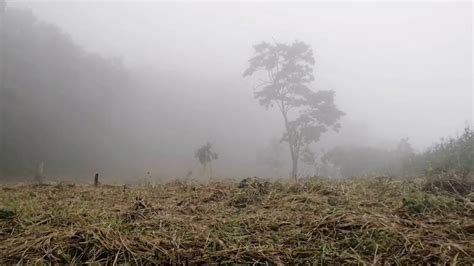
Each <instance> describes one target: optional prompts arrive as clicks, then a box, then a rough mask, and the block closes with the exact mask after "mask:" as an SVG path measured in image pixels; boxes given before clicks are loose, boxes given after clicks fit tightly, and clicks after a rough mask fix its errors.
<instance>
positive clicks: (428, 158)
mask: <svg viewBox="0 0 474 266" xmlns="http://www.w3.org/2000/svg"><path fill="white" fill-rule="evenodd" d="M420 160H422V161H423V163H424V169H425V171H426V173H427V174H430V175H439V174H441V175H442V174H454V175H458V176H460V177H463V178H465V177H468V176H469V175H471V174H472V173H473V168H474V131H473V130H472V129H470V128H468V127H466V128H465V129H464V132H463V134H462V135H460V136H458V137H456V138H454V137H450V138H447V139H441V141H440V142H438V143H436V144H434V145H433V146H431V147H430V148H429V149H428V150H427V151H426V152H424V153H423V154H422V155H421V158H420Z"/></svg>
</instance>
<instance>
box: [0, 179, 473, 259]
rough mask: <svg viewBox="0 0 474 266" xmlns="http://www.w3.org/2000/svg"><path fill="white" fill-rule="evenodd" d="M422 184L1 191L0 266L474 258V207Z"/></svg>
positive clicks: (386, 181) (371, 182)
mask: <svg viewBox="0 0 474 266" xmlns="http://www.w3.org/2000/svg"><path fill="white" fill-rule="evenodd" d="M422 187H423V186H422V184H421V183H420V182H417V181H413V180H411V181H406V180H392V179H389V178H383V177H382V178H374V179H371V180H366V179H351V180H344V181H328V180H322V179H313V180H305V181H304V182H301V183H300V184H298V185H292V184H287V183H279V182H263V181H260V180H248V181H247V182H245V183H241V184H239V183H237V182H235V183H232V182H221V183H212V184H207V185H203V184H192V183H180V182H175V183H169V184H163V185H156V186H142V187H131V188H127V187H119V186H106V185H103V186H101V187H98V188H95V187H92V186H79V185H77V186H74V185H66V184H58V185H42V186H32V185H22V186H4V187H0V209H1V210H2V211H0V263H1V264H10V263H28V264H30V263H43V262H47V263H51V262H52V263H85V262H87V263H92V262H100V263H108V264H115V263H127V262H130V263H133V264H135V263H180V264H182V263H192V264H195V263H196V264H197V263H230V262H235V263H266V262H268V263H277V264H286V263H308V262H309V263H317V264H341V263H344V264H345V263H349V264H384V263H395V264H410V265H413V264H420V263H452V264H464V265H466V264H473V263H474V222H473V221H474V206H473V205H474V203H473V202H471V201H470V200H469V199H467V198H463V197H459V196H457V197H452V196H442V195H435V194H430V193H429V192H423V191H422V190H421V189H422ZM2 213H3V214H4V215H3V216H2Z"/></svg>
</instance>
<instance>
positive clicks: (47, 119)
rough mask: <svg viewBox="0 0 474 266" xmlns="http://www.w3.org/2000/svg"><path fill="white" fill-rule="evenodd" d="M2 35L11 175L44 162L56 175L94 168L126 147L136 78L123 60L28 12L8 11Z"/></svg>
mask: <svg viewBox="0 0 474 266" xmlns="http://www.w3.org/2000/svg"><path fill="white" fill-rule="evenodd" d="M4 36H5V47H4V49H5V53H4V54H5V58H4V65H5V69H4V86H5V88H4V90H3V91H2V95H1V97H0V101H1V103H0V106H1V108H2V109H1V115H2V118H1V119H2V137H3V139H2V141H1V145H2V148H1V149H0V168H1V170H2V173H3V174H4V175H5V176H8V177H15V176H22V177H30V176H31V175H32V174H33V173H34V168H35V167H36V164H37V163H38V162H44V163H45V164H46V165H47V167H49V168H50V169H51V172H53V173H62V174H68V173H77V172H78V170H79V169H83V168H88V169H91V171H94V170H93V169H94V168H96V167H98V165H99V164H107V162H108V161H110V160H111V159H110V156H113V154H116V155H120V154H121V153H123V152H124V151H125V150H126V147H124V146H123V145H121V143H124V141H123V138H124V128H122V125H123V121H122V120H121V119H122V118H123V115H124V113H126V112H128V109H129V106H127V104H125V101H124V99H125V98H126V97H127V95H129V94H130V90H131V86H130V84H131V83H130V78H129V72H128V70H127V69H126V67H124V66H123V65H122V64H121V63H120V61H118V60H110V59H104V58H103V57H101V56H99V55H95V54H90V53H87V52H85V51H84V50H83V49H81V48H80V47H79V46H77V45H75V44H74V43H73V41H72V40H71V39H70V37H69V36H68V35H66V34H64V33H63V32H62V31H61V30H60V29H59V28H58V27H56V26H54V25H52V24H48V23H44V22H40V21H38V20H37V19H36V18H35V16H34V15H33V14H32V13H31V12H30V11H25V10H20V9H13V8H9V9H7V11H6V13H5V35H4ZM58 110H62V111H58ZM112 143H113V145H112Z"/></svg>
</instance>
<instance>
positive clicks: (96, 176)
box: [94, 173, 99, 187]
mask: <svg viewBox="0 0 474 266" xmlns="http://www.w3.org/2000/svg"><path fill="white" fill-rule="evenodd" d="M94 186H96V187H97V186H99V173H95V176H94Z"/></svg>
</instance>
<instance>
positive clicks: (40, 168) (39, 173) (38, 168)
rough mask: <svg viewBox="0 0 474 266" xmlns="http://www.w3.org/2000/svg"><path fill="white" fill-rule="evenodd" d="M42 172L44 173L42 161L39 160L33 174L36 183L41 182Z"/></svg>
mask: <svg viewBox="0 0 474 266" xmlns="http://www.w3.org/2000/svg"><path fill="white" fill-rule="evenodd" d="M43 173H44V163H43V162H40V163H38V165H37V166H36V174H35V181H36V182H38V184H42V183H43V177H44V176H43Z"/></svg>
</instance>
